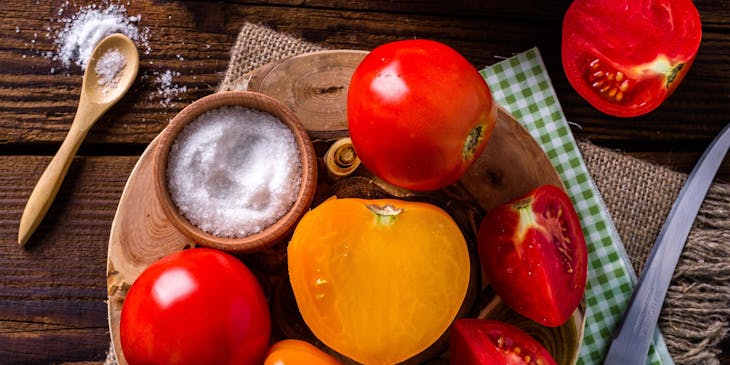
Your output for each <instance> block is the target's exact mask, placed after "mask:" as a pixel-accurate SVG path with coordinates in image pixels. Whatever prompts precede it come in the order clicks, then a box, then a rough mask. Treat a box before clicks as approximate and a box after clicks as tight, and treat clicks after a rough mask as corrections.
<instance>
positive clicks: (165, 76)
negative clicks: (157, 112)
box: [155, 70, 188, 107]
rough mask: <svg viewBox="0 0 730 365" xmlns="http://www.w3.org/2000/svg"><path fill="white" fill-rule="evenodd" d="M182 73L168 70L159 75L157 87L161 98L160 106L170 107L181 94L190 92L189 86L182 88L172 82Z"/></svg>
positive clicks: (156, 79)
mask: <svg viewBox="0 0 730 365" xmlns="http://www.w3.org/2000/svg"><path fill="white" fill-rule="evenodd" d="M179 76H180V73H179V72H177V71H171V70H166V71H165V72H163V73H162V74H158V76H157V78H155V82H156V83H157V84H158V86H157V96H161V97H162V99H160V105H162V106H163V107H168V106H170V104H171V103H172V101H173V100H172V99H173V98H174V97H176V96H177V95H178V94H180V93H184V92H187V91H188V87H187V86H180V85H177V84H174V83H173V82H172V78H173V77H179Z"/></svg>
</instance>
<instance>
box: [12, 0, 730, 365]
mask: <svg viewBox="0 0 730 365" xmlns="http://www.w3.org/2000/svg"><path fill="white" fill-rule="evenodd" d="M62 3H65V1H60V0H54V1H30V0H5V1H2V5H0V19H2V22H0V39H2V45H0V205H1V206H2V207H3V208H2V210H0V233H1V234H0V363H63V362H70V363H85V362H90V363H98V362H101V361H102V360H103V358H104V355H105V352H106V350H107V348H108V345H109V334H108V329H107V310H106V308H107V307H106V304H105V303H104V300H105V299H106V290H105V288H106V285H105V284H106V283H105V268H106V255H107V242H108V238H109V231H110V225H111V221H112V218H113V217H114V212H115V209H116V206H117V202H118V200H119V197H120V195H121V192H122V189H123V187H124V183H125V182H126V180H127V177H128V176H129V174H130V172H131V170H132V167H133V166H134V164H135V162H136V160H137V159H138V157H139V155H140V154H141V153H142V151H143V150H144V149H145V147H146V146H147V145H148V143H149V142H150V141H151V140H152V139H153V138H154V137H155V136H156V135H157V134H158V133H159V132H160V131H161V130H162V129H163V128H164V126H165V125H166V124H167V122H168V120H169V119H170V118H171V117H172V116H174V115H175V113H176V112H177V111H179V110H180V109H182V108H183V107H184V106H185V105H187V104H189V103H190V102H192V101H193V100H195V99H198V98H200V97H202V96H205V95H207V94H210V93H212V92H213V91H214V89H215V87H216V86H217V85H218V83H219V82H220V80H221V79H222V76H223V72H224V71H225V69H226V66H227V63H228V59H229V51H230V48H231V46H232V45H233V43H234V41H235V39H236V35H237V33H238V30H239V29H240V27H241V25H242V24H243V22H246V21H248V22H253V23H263V24H265V25H268V26H270V27H272V28H274V29H276V30H279V31H282V32H286V33H290V34H292V35H295V36H298V37H301V38H303V39H305V40H308V41H311V42H315V43H320V44H323V45H324V46H326V47H330V48H355V49H371V48H373V47H375V46H377V45H379V44H381V43H384V42H388V41H393V40H397V39H405V38H431V39H435V40H439V41H442V42H445V43H447V44H450V45H451V46H452V47H454V48H455V49H457V50H458V51H459V52H461V53H462V54H464V55H465V56H466V57H467V59H469V60H470V61H471V62H472V63H473V64H474V65H476V66H477V67H478V68H481V67H483V66H485V65H488V64H492V63H494V62H496V61H498V60H499V58H501V57H507V56H510V55H512V54H514V53H518V52H522V51H524V50H526V49H528V48H531V47H533V46H538V47H539V48H540V51H541V52H542V55H543V58H544V61H545V63H546V66H547V69H548V71H549V73H550V76H551V78H552V81H553V84H554V87H555V89H556V91H557V93H558V95H559V97H560V102H561V104H562V106H563V108H564V111H565V113H566V115H567V117H568V119H569V120H570V121H572V122H575V123H577V124H575V125H573V133H574V134H575V135H576V136H577V137H579V138H587V139H589V140H591V141H592V142H593V143H595V144H597V145H600V146H605V147H610V148H615V149H620V150H624V151H626V152H627V153H629V154H631V155H634V156H637V157H639V158H641V159H645V160H648V161H654V162H657V163H659V164H662V165H666V166H668V167H671V168H673V169H676V170H679V171H685V172H688V171H689V170H690V169H691V168H692V166H693V164H694V163H695V161H696V160H697V158H698V157H699V155H700V153H701V151H702V150H703V149H704V148H705V147H706V146H707V144H708V143H709V142H710V140H711V139H712V138H713V137H714V135H715V134H716V133H717V132H719V131H720V129H721V128H722V127H723V126H724V125H725V124H726V123H727V122H728V119H726V118H727V116H728V115H730V68H729V67H728V63H729V62H730V56H728V55H729V53H728V50H730V35H729V34H730V10H729V9H728V7H727V4H725V2H724V1H723V0H698V1H696V2H695V3H696V6H697V8H698V9H699V11H700V14H701V16H702V20H703V31H704V34H703V41H702V45H701V47H700V52H699V54H698V56H697V59H696V61H695V64H694V66H693V67H692V69H691V71H690V72H689V75H688V76H687V78H686V79H685V80H684V82H683V84H682V85H681V86H680V87H679V89H678V90H677V92H676V93H675V94H674V95H673V96H672V97H670V98H669V99H668V100H667V101H666V102H665V103H664V104H663V105H662V106H661V107H660V108H659V109H658V110H656V111H654V112H652V113H650V114H648V115H645V116H643V117H639V118H634V119H617V118H613V117H609V116H607V115H604V114H602V113H600V112H598V111H596V110H595V109H593V108H592V107H591V106H590V105H589V104H587V103H586V102H585V101H583V99H581V97H580V96H578V94H577V93H576V92H575V91H574V90H573V89H572V88H571V87H570V86H569V84H568V82H567V80H566V78H565V75H564V73H563V70H562V66H561V63H560V36H561V24H562V17H563V14H564V13H565V10H566V9H567V6H568V2H566V1H563V2H560V1H531V2H517V3H515V2H509V1H491V0H488V1H467V0H457V1H448V2H446V1H444V2H437V1H428V0H407V1H385V0H380V1H372V2H367V1H363V0H355V1H347V2H345V1H332V0H310V1H295V0H276V1H270V2H263V1H255V0H252V1H245V0H240V1H227V2H218V3H214V4H210V3H208V2H202V1H201V2H194V1H187V2H183V1H152V0H144V1H136V0H134V1H131V4H129V5H127V8H128V13H129V14H130V15H137V14H140V15H142V20H141V23H140V25H141V26H142V27H148V28H149V40H150V48H151V52H150V53H149V54H142V57H141V61H142V65H141V68H140V73H141V74H142V75H147V77H142V78H140V79H139V80H138V81H137V82H136V84H135V85H134V86H133V88H132V92H131V93H130V94H129V95H127V96H126V97H125V98H124V99H123V100H122V101H121V102H120V104H118V105H117V106H115V107H114V108H113V109H111V111H110V112H109V113H108V114H107V115H106V116H105V117H103V118H102V119H101V120H100V121H99V122H98V123H97V124H96V125H95V126H94V128H93V129H92V130H91V131H90V133H89V135H88V137H87V139H86V141H85V143H84V145H83V146H82V148H81V150H80V151H79V156H78V157H77V158H76V159H75V160H74V162H73V164H72V165H71V169H70V171H69V174H68V176H67V178H66V180H65V182H64V184H63V186H62V188H61V191H60V194H59V195H58V198H57V199H56V201H55V203H54V204H53V206H52V207H51V209H50V211H49V213H48V215H47V217H46V219H45V220H44V221H43V223H42V224H41V225H40V227H39V229H38V230H37V232H36V233H35V235H34V236H33V237H32V238H31V240H30V243H29V245H28V246H27V247H26V248H21V247H20V246H18V244H17V242H16V237H17V228H18V222H19V219H20V215H21V212H22V210H23V207H24V205H25V202H26V200H27V198H28V196H29V194H30V192H31V190H32V189H33V186H34V185H35V183H36V180H37V179H38V177H39V176H40V174H41V173H42V171H43V169H44V168H45V166H46V165H47V164H48V162H49V161H50V158H51V156H52V155H53V154H54V153H55V152H56V150H57V149H58V147H59V145H60V143H61V141H62V139H63V138H64V137H65V135H66V131H67V130H68V128H69V126H70V123H71V120H72V119H73V115H74V111H75V109H76V105H77V101H78V95H79V92H80V86H81V71H80V69H79V68H78V67H72V68H70V69H64V68H63V67H62V66H61V65H60V63H59V62H57V61H53V60H51V59H49V58H47V57H45V53H46V52H53V51H54V50H55V48H54V45H53V39H54V37H55V36H54V33H53V32H52V33H51V35H50V37H47V36H46V33H47V32H48V30H47V28H48V27H51V28H52V29H53V30H56V29H58V28H59V27H60V26H61V25H60V24H59V23H58V19H59V16H58V9H59V6H61V4H62ZM78 3H79V4H78V6H82V5H85V4H87V3H88V2H87V1H78ZM125 3H126V2H125ZM345 3H346V5H343V4H345ZM441 3H443V4H441ZM78 6H74V5H70V6H69V7H68V9H67V10H66V13H65V14H66V15H65V16H68V15H69V14H73V13H74V12H75V11H76V9H78ZM515 6H518V7H519V8H515ZM52 68H54V71H55V72H53V73H52V72H51V69H52ZM165 70H173V71H177V72H179V73H180V76H176V77H174V78H173V83H174V84H177V85H179V86H185V87H186V88H187V92H184V93H179V94H178V95H176V96H174V97H173V99H172V101H171V103H169V105H166V103H165V102H164V96H162V95H160V93H159V88H158V86H157V85H156V83H155V73H160V72H164V71H165ZM720 176H721V178H722V179H724V180H726V181H727V180H730V166H729V164H728V163H727V162H726V163H725V165H723V167H722V169H721V171H720ZM725 344H726V345H725V347H724V348H725V349H728V350H729V351H726V352H730V349H729V347H730V346H728V341H727V340H726V341H725ZM727 356H728V355H727V354H726V355H725V359H726V360H727V359H728V357H727Z"/></svg>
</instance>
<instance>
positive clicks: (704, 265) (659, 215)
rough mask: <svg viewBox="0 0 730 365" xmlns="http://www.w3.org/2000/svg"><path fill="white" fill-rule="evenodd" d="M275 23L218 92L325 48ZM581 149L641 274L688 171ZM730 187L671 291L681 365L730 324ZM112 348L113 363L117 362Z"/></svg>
mask: <svg viewBox="0 0 730 365" xmlns="http://www.w3.org/2000/svg"><path fill="white" fill-rule="evenodd" d="M322 49H324V47H322V46H319V45H316V44H312V43H308V42H305V41H302V40H299V39H296V38H294V37H291V36H288V35H285V34H282V33H279V32H276V31H273V30H271V29H269V28H266V27H263V26H259V25H255V24H250V23H247V24H244V26H243V27H242V29H241V32H240V33H239V36H238V39H237V41H236V44H235V45H234V47H233V49H232V50H231V61H230V63H229V66H228V69H227V71H226V74H225V77H224V79H223V82H222V83H221V84H220V86H219V91H223V90H228V89H231V88H232V86H233V84H234V83H235V82H236V80H238V79H239V78H240V77H241V76H243V75H244V74H246V73H248V72H249V71H252V70H254V69H255V68H257V67H259V66H262V65H264V64H266V63H268V62H271V61H275V60H278V59H282V58H286V57H290V56H294V55H298V54H302V53H306V52H311V51H317V50H322ZM578 147H579V148H580V151H581V153H582V155H583V159H584V160H585V163H586V165H587V167H588V170H589V172H590V174H591V176H592V178H593V180H594V182H595V184H596V186H597V187H598V189H599V190H600V192H601V195H602V197H603V200H604V202H605V203H606V206H607V208H608V211H609V213H610V215H611V217H612V219H613V222H614V224H615V226H616V228H617V229H618V231H619V234H620V236H621V239H622V241H623V243H624V245H625V248H626V252H627V253H628V255H629V257H630V260H631V264H632V265H633V267H634V269H635V271H636V272H637V273H638V272H641V269H642V267H643V265H644V262H645V261H646V258H647V256H648V254H649V251H650V249H651V247H652V245H653V243H654V240H655V239H656V236H657V234H658V233H659V230H660V228H661V226H662V224H663V222H664V220H665V219H666V217H667V214H668V213H669V210H670V208H671V206H672V203H673V202H674V199H675V198H676V197H677V195H678V193H679V190H680V189H681V187H682V184H683V183H684V181H685V180H686V178H687V175H686V174H682V173H678V172H675V171H672V170H670V169H667V168H665V167H662V166H658V165H654V164H651V163H648V162H645V161H642V160H638V159H636V158H633V157H630V156H627V155H625V154H622V153H620V152H618V151H611V150H607V149H605V148H601V147H598V146H595V145H593V144H591V143H590V142H589V141H585V140H579V141H578ZM729 216H730V185H728V184H719V183H716V184H713V186H712V187H711V189H710V191H709V193H708V195H707V198H706V199H705V202H704V203H703V205H702V208H701V209H700V212H699V215H698V217H697V220H696V222H695V224H694V226H693V228H692V231H691V232H690V235H689V239H688V241H687V244H686V246H685V249H684V251H683V253H682V256H681V259H680V262H679V264H678V266H677V270H676V272H675V274H674V277H673V279H672V283H671V286H670V288H669V292H668V293H667V298H666V301H665V302H664V307H663V308H662V312H661V316H660V319H659V327H660V329H661V331H662V334H663V335H664V338H665V340H666V342H667V347H668V348H669V351H670V353H671V355H672V357H673V359H674V361H675V362H676V363H678V364H720V360H719V359H718V354H720V352H721V351H722V349H721V348H720V347H719V344H720V343H721V342H722V341H723V339H724V338H725V336H727V335H728V330H729V329H730V323H728V314H730V245H728V244H729V243H730V219H728V217H729ZM115 363H116V361H115V359H114V355H113V353H111V351H110V353H109V356H108V359H107V364H115Z"/></svg>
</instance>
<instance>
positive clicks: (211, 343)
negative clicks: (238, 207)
mask: <svg viewBox="0 0 730 365" xmlns="http://www.w3.org/2000/svg"><path fill="white" fill-rule="evenodd" d="M120 332H121V342H122V350H123V353H124V356H125V357H126V360H127V362H128V363H129V364H130V365H135V364H249V365H261V364H262V363H263V361H264V357H265V356H266V351H267V349H268V346H269V335H270V332H271V322H270V319H269V308H268V306H267V304H266V299H265V298H264V294H263V291H262V290H261V287H260V286H259V284H258V282H257V281H256V277H255V276H254V275H253V274H252V273H251V272H250V271H249V270H248V269H247V268H246V266H245V265H244V264H243V263H241V262H240V261H239V260H237V259H236V258H234V257H233V256H231V255H228V254H226V253H223V252H220V251H217V250H213V249H207V248H193V249H190V250H185V251H182V252H178V253H175V254H172V255H169V256H166V257H164V258H162V259H160V260H159V261H156V262H154V263H153V264H152V265H150V266H149V267H148V268H147V269H145V271H144V272H142V274H141V275H140V276H139V278H137V280H136V281H135V282H134V284H132V287H131V288H130V290H129V292H128V293H127V296H126V298H125V299H124V305H123V306H122V317H121V323H120Z"/></svg>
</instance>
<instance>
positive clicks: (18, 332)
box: [0, 156, 137, 364]
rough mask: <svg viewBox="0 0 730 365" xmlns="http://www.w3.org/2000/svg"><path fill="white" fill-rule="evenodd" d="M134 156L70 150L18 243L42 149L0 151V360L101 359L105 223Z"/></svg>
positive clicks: (105, 337) (46, 159) (105, 342)
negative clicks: (39, 214)
mask: <svg viewBox="0 0 730 365" xmlns="http://www.w3.org/2000/svg"><path fill="white" fill-rule="evenodd" d="M136 161H137V157H130V156H122V157H78V158H76V159H75V160H74V161H73V163H72V165H71V168H70V171H69V174H68V175H67V177H66V180H65V181H64V183H63V186H62V187H61V190H60V192H59V194H58V198H57V199H56V201H55V202H54V204H53V205H52V206H51V209H50V211H49V213H48V215H47V218H46V219H45V220H44V221H43V222H42V223H41V225H40V227H39V228H38V231H37V232H36V234H35V235H34V236H33V237H32V238H31V240H30V242H29V244H28V246H27V247H26V248H25V249H24V248H21V247H20V246H19V245H18V244H17V241H16V240H17V234H18V233H17V230H18V221H19V218H20V215H21V213H22V211H23V207H24V205H25V201H26V199H27V197H28V196H29V195H30V191H31V190H32V188H33V186H34V184H35V181H36V180H37V179H38V177H40V174H41V173H42V172H43V169H45V166H46V165H47V164H48V163H49V162H50V157H45V156H1V157H0V186H2V190H0V205H1V206H2V207H3V209H2V210H0V363H3V364H12V363H39V364H47V363H50V362H57V361H81V360H101V359H103V357H104V354H105V353H106V350H107V348H108V346H109V339H108V337H109V335H108V332H109V330H108V327H107V309H106V308H107V306H106V303H105V302H104V301H105V299H106V278H105V276H104V270H105V268H106V255H107V248H108V241H109V230H110V228H111V222H112V219H113V218H114V212H115V211H116V206H117V203H118V201H119V197H120V195H121V193H122V189H123V188H124V183H125V182H126V180H127V178H128V176H129V173H130V172H131V170H132V167H133V166H134V164H135V162H136Z"/></svg>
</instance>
